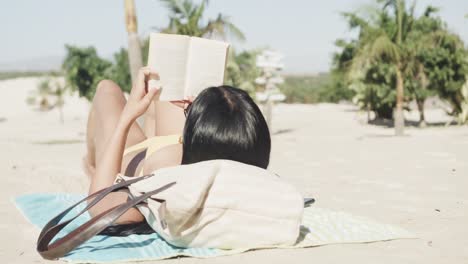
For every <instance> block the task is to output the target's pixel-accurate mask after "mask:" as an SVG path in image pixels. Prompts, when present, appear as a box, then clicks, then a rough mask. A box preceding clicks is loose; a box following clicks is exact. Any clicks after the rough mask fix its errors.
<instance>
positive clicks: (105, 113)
mask: <svg viewBox="0 0 468 264" xmlns="http://www.w3.org/2000/svg"><path fill="white" fill-rule="evenodd" d="M126 102H127V101H126V99H125V97H124V95H123V92H122V90H121V89H120V87H119V86H118V85H117V84H116V83H114V82H112V81H109V80H103V81H101V82H99V84H98V87H97V88H96V94H95V95H94V98H93V103H92V106H91V111H90V113H89V117H88V125H87V133H86V140H87V150H88V154H87V156H86V162H87V163H88V171H89V173H90V174H91V175H90V176H93V169H94V167H95V166H96V164H99V160H100V159H101V158H102V154H103V151H104V148H105V146H106V142H107V140H108V138H109V137H111V135H112V133H113V132H114V129H115V127H116V126H117V122H118V120H119V118H120V114H121V113H122V110H123V108H124V107H125V104H126ZM145 139H146V137H145V135H144V133H143V131H142V130H141V128H140V127H139V126H138V124H137V123H136V122H135V123H134V124H133V125H132V127H131V128H130V131H129V133H128V137H127V141H126V143H125V147H129V146H132V145H135V144H137V143H139V142H141V141H143V140H145Z"/></svg>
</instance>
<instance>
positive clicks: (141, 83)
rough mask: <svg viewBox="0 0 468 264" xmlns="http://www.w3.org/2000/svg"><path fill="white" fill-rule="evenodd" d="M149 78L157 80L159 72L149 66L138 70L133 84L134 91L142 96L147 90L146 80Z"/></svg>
mask: <svg viewBox="0 0 468 264" xmlns="http://www.w3.org/2000/svg"><path fill="white" fill-rule="evenodd" d="M149 80H159V74H158V73H157V72H156V71H155V70H154V69H151V68H150V67H142V68H141V69H140V71H139V72H138V79H137V82H136V85H135V88H136V89H137V90H136V92H137V93H138V95H139V96H141V97H143V96H144V95H145V93H146V92H147V89H146V87H147V82H148V81H149Z"/></svg>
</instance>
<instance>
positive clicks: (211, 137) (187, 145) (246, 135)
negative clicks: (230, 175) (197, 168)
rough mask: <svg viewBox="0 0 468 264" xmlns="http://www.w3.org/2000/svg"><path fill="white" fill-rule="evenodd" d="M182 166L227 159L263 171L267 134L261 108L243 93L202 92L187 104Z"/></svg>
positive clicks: (225, 89) (228, 89)
mask: <svg viewBox="0 0 468 264" xmlns="http://www.w3.org/2000/svg"><path fill="white" fill-rule="evenodd" d="M183 141H184V143H183V144H184V145H183V157H182V164H190V163H195V162H200V161H205V160H213V159H229V160H235V161H239V162H242V163H246V164H250V165H254V166H258V167H261V168H266V167H267V166H268V163H269V161H270V148H271V141H270V132H269V131H268V126H267V124H266V122H265V119H264V118H263V115H262V113H261V112H260V109H259V108H258V106H257V105H256V104H255V102H254V101H253V100H252V98H250V96H249V95H248V94H247V93H246V92H245V91H243V90H241V89H238V88H234V87H230V86H219V87H210V88H208V89H205V90H203V91H202V92H201V93H200V94H199V95H198V96H197V98H196V99H195V100H194V101H193V103H192V104H191V105H190V108H189V109H188V112H187V120H186V122H185V127H184V136H183Z"/></svg>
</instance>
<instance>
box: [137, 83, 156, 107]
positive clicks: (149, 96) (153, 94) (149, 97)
mask: <svg viewBox="0 0 468 264" xmlns="http://www.w3.org/2000/svg"><path fill="white" fill-rule="evenodd" d="M160 94H161V88H159V87H157V88H152V89H149V90H148V93H147V94H146V95H145V96H144V97H143V99H142V100H141V101H142V103H143V104H144V106H145V107H146V108H148V106H149V105H150V104H151V101H152V100H153V99H154V98H157V97H159V95H160Z"/></svg>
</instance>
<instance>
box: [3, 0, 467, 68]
mask: <svg viewBox="0 0 468 264" xmlns="http://www.w3.org/2000/svg"><path fill="white" fill-rule="evenodd" d="M2 2H3V3H2V5H1V9H0V25H1V26H0V36H1V41H0V66H1V67H0V70H8V69H12V70H14V69H31V68H34V66H36V67H46V68H47V67H54V66H56V67H58V65H60V61H61V59H62V58H63V56H64V54H65V49H64V45H65V44H73V45H78V46H89V45H92V46H95V47H96V49H97V50H98V53H99V55H101V56H103V57H106V58H112V54H113V53H114V52H116V51H117V50H118V49H119V48H120V47H126V46H127V33H126V29H125V19H124V5H123V3H124V1H123V0H120V1H119V0H79V1H78V0H75V1H63V0H41V1H34V0H14V1H5V0H3V1H2ZM195 2H197V1H196V0H195ZM372 2H374V1H373V0H322V1H319V0H210V4H209V6H208V8H207V11H206V15H205V18H215V17H216V16H217V14H218V13H222V14H223V15H227V16H229V17H230V18H231V21H232V22H233V23H234V24H235V25H237V26H238V27H239V28H240V29H241V30H242V31H243V32H244V34H245V35H246V41H245V42H244V43H237V42H234V43H233V46H234V48H235V49H236V50H242V49H251V48H258V47H269V48H271V49H274V50H277V51H279V52H281V53H282V54H284V56H285V58H284V64H285V72H288V73H297V74H300V73H317V72H325V71H328V70H329V68H330V63H331V58H332V54H333V52H334V51H336V47H335V46H334V41H335V40H336V39H338V38H350V37H352V36H353V33H352V32H349V30H348V28H347V24H346V21H345V20H344V19H343V18H342V17H341V15H340V12H343V11H353V10H357V9H359V8H362V7H363V6H364V5H366V4H370V3H372ZM135 4H136V10H137V17H138V31H139V34H140V35H141V36H147V35H148V34H149V33H150V32H152V31H158V28H162V27H164V26H166V25H167V23H168V12H167V10H166V8H165V7H164V6H163V5H162V4H161V2H160V1H158V0H135ZM417 4H418V5H417V6H418V9H417V13H418V14H420V13H421V12H422V11H423V10H424V8H425V6H427V5H433V6H436V7H439V8H440V13H439V14H440V16H441V17H442V18H443V19H444V20H445V21H446V22H447V24H448V26H449V29H450V30H452V31H453V32H455V33H457V34H459V35H460V36H461V37H462V39H463V40H464V41H465V43H467V44H468V18H465V15H466V14H468V0H419V1H417ZM41 63H42V64H41ZM28 65H29V66H28ZM37 65H42V66H37Z"/></svg>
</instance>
